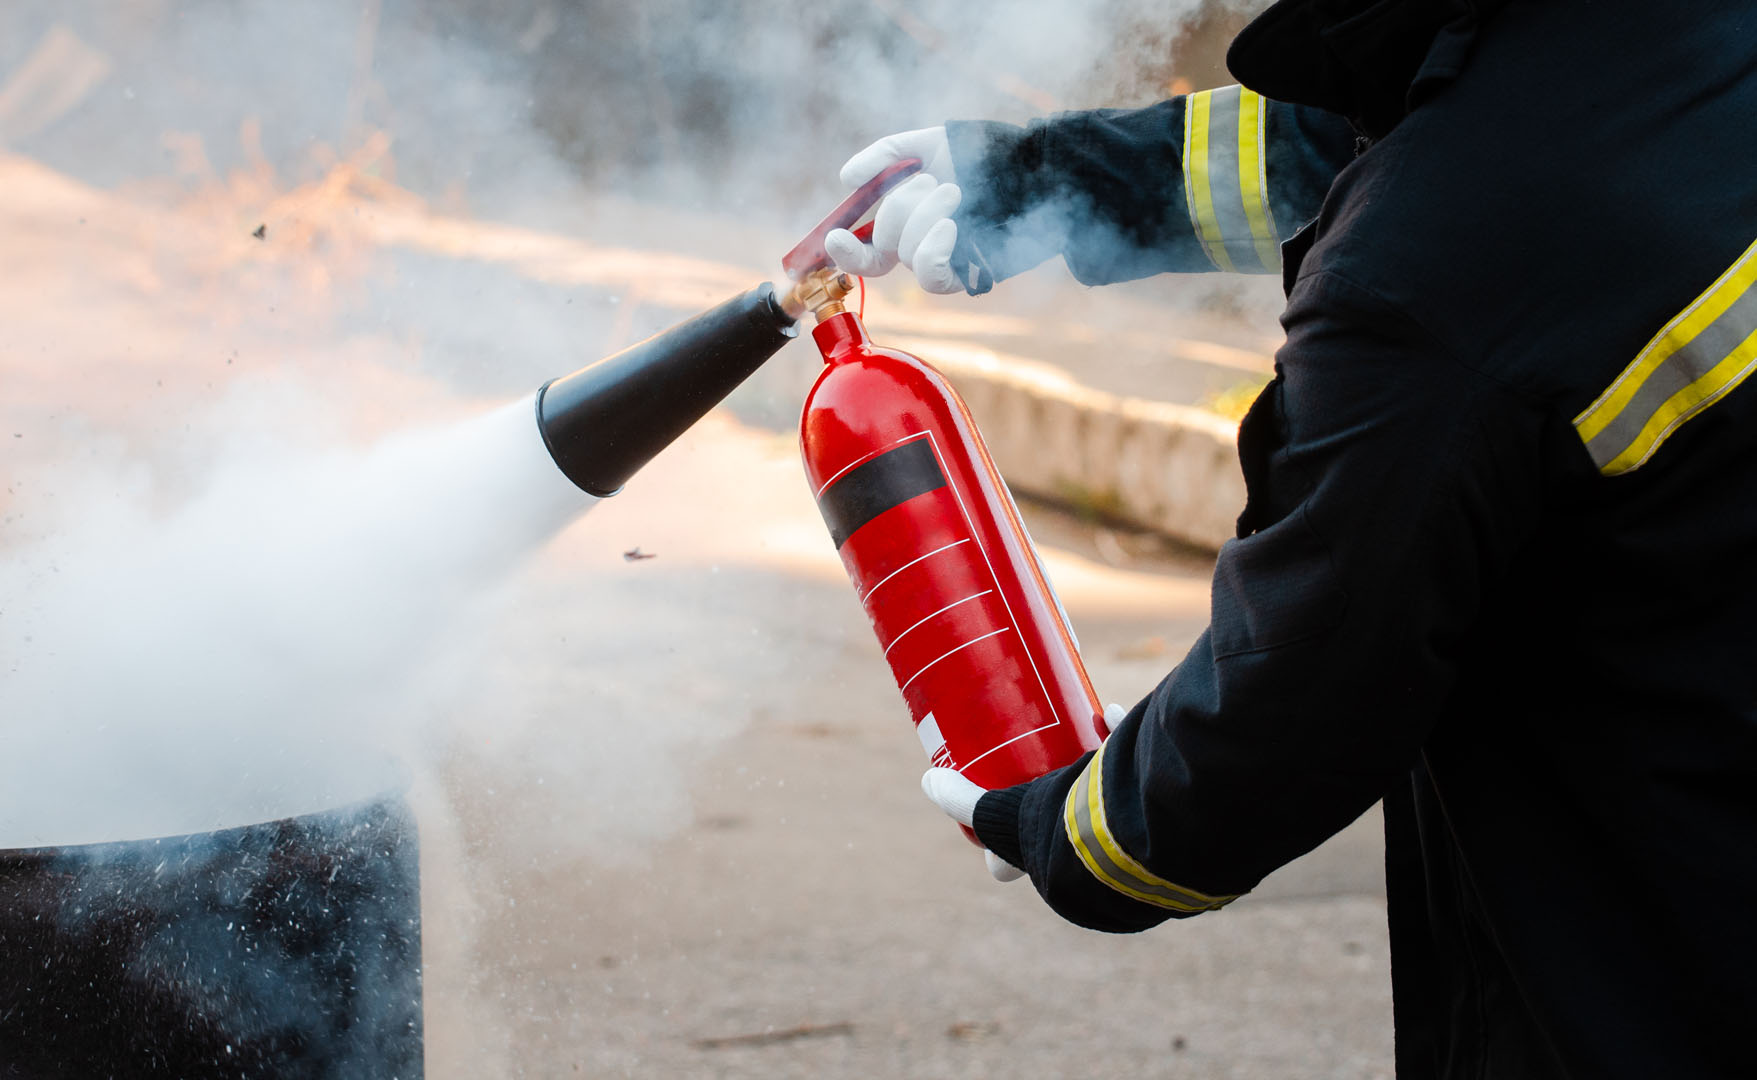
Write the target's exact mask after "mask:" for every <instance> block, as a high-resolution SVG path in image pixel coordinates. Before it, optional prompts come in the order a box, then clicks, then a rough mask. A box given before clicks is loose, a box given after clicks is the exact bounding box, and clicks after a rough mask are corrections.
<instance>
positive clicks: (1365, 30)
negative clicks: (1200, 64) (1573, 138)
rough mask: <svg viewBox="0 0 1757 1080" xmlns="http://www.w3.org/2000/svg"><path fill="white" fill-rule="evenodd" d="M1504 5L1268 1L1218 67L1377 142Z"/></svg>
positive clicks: (1458, 60) (1478, 1)
mask: <svg viewBox="0 0 1757 1080" xmlns="http://www.w3.org/2000/svg"><path fill="white" fill-rule="evenodd" d="M1508 2H1509V0H1278V2H1277V3H1276V4H1274V5H1273V6H1271V7H1270V8H1269V9H1268V10H1267V11H1265V12H1263V13H1262V14H1261V15H1259V16H1257V18H1256V19H1255V20H1253V21H1252V22H1251V24H1250V25H1249V26H1246V27H1245V28H1244V30H1243V31H1241V32H1240V33H1239V35H1238V37H1237V38H1235V39H1234V40H1233V43H1232V47H1231V48H1230V49H1229V50H1228V51H1227V54H1226V66H1227V67H1228V68H1230V69H1231V71H1232V74H1233V77H1234V78H1236V79H1238V81H1239V82H1241V83H1243V84H1244V85H1246V86H1248V87H1250V88H1251V89H1252V90H1255V91H1257V92H1258V93H1260V94H1262V95H1264V96H1265V97H1268V98H1273V99H1274V100H1276V101H1287V102H1292V103H1294V104H1299V105H1312V106H1315V107H1317V108H1320V109H1325V110H1328V111H1330V112H1334V113H1339V114H1341V115H1343V116H1346V117H1348V119H1349V120H1350V121H1352V122H1353V124H1354V126H1355V127H1356V129H1358V130H1359V131H1360V132H1361V133H1362V134H1363V135H1366V136H1368V137H1369V138H1375V139H1376V138H1381V137H1383V136H1384V135H1385V134H1386V133H1387V132H1389V131H1390V130H1391V129H1392V128H1393V127H1395V126H1396V125H1397V123H1398V122H1399V121H1401V120H1402V119H1403V117H1405V116H1407V115H1408V114H1409V111H1410V110H1411V109H1413V108H1415V107H1416V105H1418V104H1420V103H1421V101H1422V100H1424V99H1425V98H1426V97H1427V96H1429V95H1430V94H1432V93H1433V92H1434V91H1435V90H1437V89H1438V88H1439V87H1440V86H1443V85H1444V84H1445V83H1447V82H1450V81H1451V80H1452V79H1454V78H1456V77H1457V76H1458V73H1459V72H1460V71H1461V70H1463V67H1464V64H1465V62H1466V60H1467V59H1468V58H1469V54H1470V47H1471V44H1472V43H1473V42H1474V41H1475V40H1476V36H1477V34H1478V33H1479V32H1480V30H1481V28H1482V25H1483V23H1484V22H1485V21H1486V20H1487V19H1488V18H1489V17H1490V16H1491V15H1492V14H1493V13H1494V12H1495V11H1496V10H1498V9H1500V8H1501V7H1504V6H1505V5H1506V4H1507V3H1508Z"/></svg>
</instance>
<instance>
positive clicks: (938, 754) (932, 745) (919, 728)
mask: <svg viewBox="0 0 1757 1080" xmlns="http://www.w3.org/2000/svg"><path fill="white" fill-rule="evenodd" d="M915 734H916V736H917V737H918V738H920V739H921V748H922V749H923V750H926V751H927V760H928V763H929V764H930V765H934V766H937V767H940V768H952V755H951V753H950V751H948V750H947V749H946V737H945V736H944V735H941V734H940V724H939V721H938V720H935V719H934V718H933V714H932V713H928V714H927V715H926V716H924V717H922V718H921V723H919V724H916V725H915Z"/></svg>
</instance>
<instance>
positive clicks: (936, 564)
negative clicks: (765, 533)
mask: <svg viewBox="0 0 1757 1080" xmlns="http://www.w3.org/2000/svg"><path fill="white" fill-rule="evenodd" d="M813 337H814V339H815V340H816V342H817V345H818V348H819V350H820V352H822V353H823V356H824V359H825V367H824V369H823V371H822V372H821V373H820V375H819V377H818V380H817V383H816V385H815V386H814V387H813V388H812V391H811V394H810V396H809V397H808V398H807V401H806V405H805V410H804V414H803V416H802V417H801V423H800V446H801V451H802V454H803V456H804V459H805V470H806V474H807V477H808V479H809V481H810V483H811V487H812V492H813V494H814V495H815V496H816V497H817V502H818V509H819V510H820V512H821V513H822V515H823V518H824V521H825V523H826V524H827V525H828V526H829V530H830V536H831V539H832V541H833V542H834V543H835V544H836V547H837V550H838V552H839V553H840V554H841V557H842V563H843V566H844V567H845V568H846V569H847V572H848V577H849V580H850V581H851V582H852V583H853V585H854V588H855V591H856V592H857V594H858V595H859V597H860V602H861V604H862V606H863V607H864V608H865V610H866V614H867V617H868V618H869V619H870V621H871V623H872V627H873V630H874V631H875V633H876V634H877V635H878V641H879V645H880V647H881V648H882V649H883V651H884V657H885V660H886V662H887V663H888V664H889V665H890V668H891V672H892V675H893V676H894V677H895V679H896V683H897V687H898V689H899V690H900V691H901V693H902V695H903V699H904V701H905V702H906V703H907V705H908V707H909V711H910V714H911V716H912V718H913V720H914V721H915V727H916V733H917V734H918V735H919V737H920V739H921V743H922V747H923V749H924V750H925V751H926V752H927V755H928V758H929V760H930V761H931V762H932V763H933V764H935V765H940V766H945V767H949V768H953V769H957V770H958V771H959V772H961V773H963V774H964V775H965V776H967V777H968V778H969V779H971V780H972V781H974V782H975V783H977V784H978V785H980V786H982V787H984V788H990V789H992V788H998V787H1007V786H1010V785H1013V784H1017V783H1022V782H1024V781H1027V780H1030V779H1033V778H1035V777H1037V776H1040V775H1042V774H1043V773H1045V772H1048V771H1050V770H1052V769H1055V768H1059V767H1061V766H1063V765H1067V764H1069V763H1071V762H1073V761H1075V760H1077V759H1078V758H1079V757H1080V755H1082V754H1084V753H1085V752H1087V751H1089V750H1092V749H1094V748H1095V747H1097V745H1098V743H1099V740H1100V739H1101V738H1102V737H1103V735H1104V733H1105V728H1104V720H1103V712H1102V709H1101V707H1100V705H1099V702H1098V698H1097V695H1096V694H1095V693H1094V692H1093V690H1092V686H1091V683H1090V682H1089V680H1088V679H1087V677H1086V672H1085V668H1084V666H1083V665H1082V664H1081V662H1080V658H1079V655H1078V652H1077V650H1076V646H1075V644H1074V639H1073V634H1072V631H1071V630H1070V628H1069V627H1068V625H1067V622H1066V619H1065V616H1064V615H1063V614H1062V612H1061V609H1060V605H1059V604H1058V603H1057V602H1056V598H1055V595H1054V592H1053V591H1052V589H1051V586H1050V583H1049V581H1048V579H1047V578H1046V577H1045V576H1044V573H1043V570H1042V564H1041V561H1040V560H1039V559H1038V557H1037V552H1036V549H1035V547H1034V546H1033V544H1032V542H1031V538H1030V536H1029V534H1028V533H1027V532H1026V531H1025V527H1024V524H1023V522H1022V521H1021V519H1020V517H1019V511H1018V507H1017V506H1016V505H1015V503H1014V502H1013V498H1012V495H1011V493H1010V492H1008V490H1007V486H1006V483H1005V482H1004V481H1003V480H1002V479H1001V476H1000V473H999V471H998V470H997V469H996V468H995V466H994V462H993V460H992V459H991V458H990V457H989V454H988V450H987V448H986V446H985V445H984V443H983V441H982V435H981V433H980V432H979V431H978V429H977V427H976V423H975V420H974V419H973V418H972V417H971V415H970V411H969V409H968V408H967V407H966V406H965V404H964V401H963V399H962V398H960V397H959V396H958V394H957V392H956V391H955V390H954V389H953V388H952V387H951V385H950V384H949V383H948V382H947V381H946V379H945V378H944V377H943V376H942V375H940V373H939V372H937V371H935V370H934V369H933V368H932V367H931V366H929V365H928V364H927V363H925V362H923V361H922V360H920V359H919V358H917V357H914V356H911V355H909V354H908V353H904V352H899V351H896V350H892V349H884V348H879V347H876V346H874V345H873V343H872V341H871V340H870V339H869V338H868V337H867V335H866V332H865V329H864V327H862V326H861V324H860V321H859V319H858V318H856V317H855V316H854V315H852V314H850V313H846V312H844V313H841V314H835V315H831V316H830V317H829V318H828V319H826V320H825V321H823V322H822V323H820V324H819V325H818V326H817V328H816V329H815V330H814V331H813Z"/></svg>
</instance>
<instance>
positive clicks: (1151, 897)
mask: <svg viewBox="0 0 1757 1080" xmlns="http://www.w3.org/2000/svg"><path fill="white" fill-rule="evenodd" d="M1062 827H1063V828H1064V829H1065V830H1066V831H1067V835H1068V842H1069V843H1071V844H1072V845H1073V848H1074V853H1075V854H1076V855H1078V856H1079V857H1080V861H1081V862H1082V863H1084V864H1085V866H1086V869H1087V870H1089V871H1090V872H1091V873H1092V876H1093V877H1095V878H1097V879H1098V880H1099V881H1101V882H1103V883H1104V884H1105V885H1108V886H1109V887H1110V888H1112V889H1114V890H1116V891H1117V892H1119V893H1122V894H1123V895H1124V896H1128V897H1131V898H1133V899H1135V900H1139V901H1141V902H1142V903H1147V904H1152V905H1153V906H1155V907H1162V908H1168V909H1170V910H1172V911H1182V912H1198V911H1213V910H1214V909H1216V908H1220V907H1224V906H1225V905H1227V904H1229V903H1231V902H1232V901H1234V900H1237V899H1238V897H1237V896H1209V895H1207V894H1206V893H1199V892H1197V891H1195V890H1194V889H1186V888H1184V887H1183V886H1181V885H1174V884H1172V883H1171V882H1169V881H1167V880H1165V879H1164V878H1162V877H1159V876H1158V875H1156V874H1154V873H1153V872H1152V871H1150V870H1148V869H1147V868H1146V867H1145V866H1142V865H1141V864H1140V863H1139V862H1137V861H1136V860H1135V859H1134V858H1133V857H1132V856H1130V855H1129V853H1128V852H1126V851H1124V850H1123V849H1122V845H1120V844H1118V843H1117V842H1116V837H1115V836H1113V835H1111V832H1110V825H1109V823H1108V822H1107V821H1106V820H1105V815H1104V747H1103V746H1100V747H1099V748H1098V752H1097V753H1096V754H1093V755H1092V760H1091V761H1089V762H1087V763H1086V768H1085V769H1083V770H1081V772H1080V776H1079V778H1078V779H1077V780H1075V782H1074V786H1073V788H1072V789H1071V790H1070V791H1069V792H1068V798H1067V802H1066V803H1065V804H1064V805H1063V807H1062Z"/></svg>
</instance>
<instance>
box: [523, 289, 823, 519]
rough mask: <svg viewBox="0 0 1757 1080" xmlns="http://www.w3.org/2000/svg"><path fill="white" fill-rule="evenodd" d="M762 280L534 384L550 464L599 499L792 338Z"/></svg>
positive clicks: (789, 318) (788, 317)
mask: <svg viewBox="0 0 1757 1080" xmlns="http://www.w3.org/2000/svg"><path fill="white" fill-rule="evenodd" d="M798 315H799V312H793V313H791V314H790V313H789V312H788V310H787V307H786V306H784V305H783V302H782V299H781V298H780V297H779V296H778V295H776V293H775V288H774V286H773V285H770V284H769V283H767V282H764V283H763V284H761V285H759V286H757V287H756V288H754V289H751V290H750V291H749V292H746V293H742V294H740V295H738V296H735V297H733V298H732V299H730V300H728V301H726V302H725V303H723V304H721V305H720V306H719V307H716V308H712V309H710V310H708V311H705V312H703V313H702V314H700V315H697V316H696V317H694V318H692V319H689V320H687V321H686V322H681V323H678V324H677V325H676V326H673V327H672V328H671V329H669V330H665V331H661V332H660V333H658V334H655V335H653V336H652V337H650V338H648V339H647V340H645V341H643V342H641V343H640V344H638V345H631V346H629V347H628V348H626V349H624V350H622V351H621V352H619V353H617V354H615V355H614V356H608V357H605V358H604V359H602V360H600V361H598V362H597V363H595V364H592V365H591V366H589V367H584V368H581V369H580V370H578V371H576V372H574V373H573V374H572V375H564V376H562V377H561V378H559V379H554V380H551V381H550V382H548V383H546V384H545V385H544V386H543V388H542V389H541V390H539V391H537V427H538V429H539V430H540V431H542V433H543V445H544V446H546V447H548V448H549V456H550V457H552V458H554V459H555V464H556V465H558V466H560V467H561V471H562V472H563V473H564V474H566V476H567V478H568V479H569V480H572V481H573V482H574V483H575V484H576V485H578V486H579V487H580V488H581V489H582V490H583V491H585V492H586V493H587V494H589V495H595V496H598V497H599V498H604V497H607V496H610V495H614V494H616V492H617V491H619V490H620V489H621V488H622V485H623V484H624V483H626V482H627V481H628V478H629V477H630V476H633V475H634V474H635V472H636V471H637V470H639V469H640V467H641V466H642V465H645V464H646V463H647V462H648V461H651V460H652V459H653V457H654V455H656V454H658V453H659V451H661V450H663V449H665V447H667V446H669V445H671V443H672V442H673V441H674V440H676V439H677V437H678V436H680V435H682V434H683V433H684V432H685V431H687V430H688V429H689V427H690V425H691V424H694V423H695V422H696V421H697V420H700V419H701V418H702V417H703V416H704V415H706V414H707V412H708V410H709V409H712V408H713V407H714V406H715V405H717V404H719V403H720V401H721V400H722V399H723V398H725V397H726V395H727V394H730V393H731V392H732V391H733V390H734V389H735V388H736V387H737V386H738V384H739V383H741V382H743V381H744V380H745V379H746V378H748V377H749V376H750V374H751V373H752V372H754V371H756V369H757V368H759V367H761V366H762V365H763V362H764V361H766V360H768V358H769V357H771V356H773V355H775V353H776V352H778V351H780V348H781V346H783V345H785V344H787V343H788V342H789V341H792V340H793V338H794V336H795V334H797V332H798V331H797V329H796V328H795V326H794V323H795V320H796V319H797V318H798Z"/></svg>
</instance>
